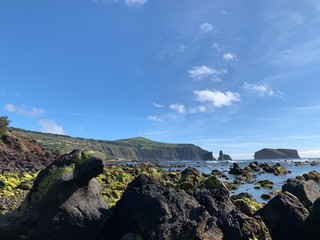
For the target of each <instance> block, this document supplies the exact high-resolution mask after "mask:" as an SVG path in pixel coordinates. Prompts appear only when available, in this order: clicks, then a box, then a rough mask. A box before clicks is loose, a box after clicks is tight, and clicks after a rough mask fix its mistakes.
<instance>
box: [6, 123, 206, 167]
mask: <svg viewBox="0 0 320 240" xmlns="http://www.w3.org/2000/svg"><path fill="white" fill-rule="evenodd" d="M12 131H13V132H14V134H15V135H17V136H21V137H25V138H29V139H32V140H33V141H34V142H37V143H39V144H41V145H42V146H43V147H44V148H45V149H46V150H48V151H50V152H52V153H56V154H57V155H61V154H65V153H69V152H71V151H73V150H74V149H91V150H94V151H100V152H102V153H104V154H105V155H106V156H107V158H108V159H109V160H120V161H159V160H201V159H202V158H203V154H205V153H207V152H208V151H206V150H203V149H201V148H200V147H198V146H195V145H193V144H170V143H162V142H155V141H152V140H149V139H146V138H143V137H137V138H129V139H121V140H116V141H108V140H94V139H85V138H73V137H70V136H65V135H56V134H45V133H39V132H33V131H26V130H22V129H16V128H13V129H12Z"/></svg>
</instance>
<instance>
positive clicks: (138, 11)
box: [0, 0, 320, 159]
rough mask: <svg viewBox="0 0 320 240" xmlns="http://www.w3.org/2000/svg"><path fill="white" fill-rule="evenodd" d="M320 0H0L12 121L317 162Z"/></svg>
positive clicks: (5, 95)
mask: <svg viewBox="0 0 320 240" xmlns="http://www.w3.org/2000/svg"><path fill="white" fill-rule="evenodd" d="M319 76H320V2H319V1H318V0H295V1H291V0H282V1H279V0H269V1H257V0H54V1H53V0H52V1H50V0H46V1H43V0H28V1H25V0H1V1H0V83H1V84H0V115H6V116H8V117H9V119H10V120H11V123H10V125H11V126H12V127H18V128H23V129H27V130H33V131H41V132H49V133H57V134H65V135H70V136H74V137H83V138H94V139H103V140H115V139H123V138H130V137H137V136H142V137H146V138H149V139H152V140H154V141H160V142H169V143H192V144H196V145H198V146H200V147H202V148H204V149H206V150H208V151H213V153H214V156H215V157H217V155H218V153H219V150H223V151H224V153H227V154H230V155H231V157H233V158H234V159H250V158H253V154H254V152H255V151H258V150H260V149H262V148H265V147H270V148H295V149H297V150H298V151H299V154H300V156H301V157H320V121H319V119H320V94H319V90H320V81H319Z"/></svg>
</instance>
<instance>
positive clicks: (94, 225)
mask: <svg viewBox="0 0 320 240" xmlns="http://www.w3.org/2000/svg"><path fill="white" fill-rule="evenodd" d="M103 159H104V156H103V155H102V154H100V153H97V152H93V151H80V150H76V151H73V152H72V153H70V154H66V155H63V156H62V157H61V158H60V159H58V160H56V161H54V162H52V163H51V164H50V165H49V166H48V167H47V168H46V169H44V170H42V171H41V172H40V173H39V175H38V177H37V178H36V180H35V182H34V184H33V186H32V188H31V190H30V192H29V193H28V195H27V197H26V199H25V200H24V201H23V203H22V204H21V205H20V206H19V207H18V208H17V209H16V210H14V211H12V212H10V213H8V214H5V215H3V216H1V218H0V236H1V239H13V240H14V239H30V240H37V239H51V240H58V239H70V240H73V239H77V240H79V239H83V240H86V239H93V238H94V237H96V236H95V235H98V234H99V232H100V229H101V225H102V224H103V223H104V222H105V221H106V220H107V218H108V217H109V212H108V210H107V205H106V203H105V201H104V200H103V198H102V196H101V190H102V188H101V186H100V184H99V183H98V181H97V180H96V179H95V178H94V177H95V176H97V175H98V174H100V173H102V172H103Z"/></svg>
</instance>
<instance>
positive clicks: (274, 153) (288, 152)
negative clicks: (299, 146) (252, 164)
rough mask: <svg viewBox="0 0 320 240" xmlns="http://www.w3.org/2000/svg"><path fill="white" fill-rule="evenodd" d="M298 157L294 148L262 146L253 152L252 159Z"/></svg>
mask: <svg viewBox="0 0 320 240" xmlns="http://www.w3.org/2000/svg"><path fill="white" fill-rule="evenodd" d="M286 158H300V156H299V154H298V151H297V150H296V149H273V148H263V149H261V150H259V151H257V152H255V153H254V159H286Z"/></svg>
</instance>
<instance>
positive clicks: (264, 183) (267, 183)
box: [257, 180, 274, 189]
mask: <svg viewBox="0 0 320 240" xmlns="http://www.w3.org/2000/svg"><path fill="white" fill-rule="evenodd" d="M257 183H258V184H260V186H261V187H263V188H266V189H272V188H273V185H274V183H273V182H272V181H270V180H261V181H259V182H257Z"/></svg>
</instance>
